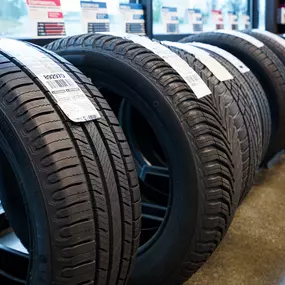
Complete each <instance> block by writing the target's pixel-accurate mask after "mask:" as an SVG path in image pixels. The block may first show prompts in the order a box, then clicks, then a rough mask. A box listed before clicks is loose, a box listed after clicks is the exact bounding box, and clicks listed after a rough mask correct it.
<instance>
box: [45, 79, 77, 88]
mask: <svg viewBox="0 0 285 285" xmlns="http://www.w3.org/2000/svg"><path fill="white" fill-rule="evenodd" d="M47 84H48V85H49V87H50V88H51V89H58V88H67V87H72V86H74V85H73V84H72V82H70V81H69V80H67V79H56V80H50V81H47Z"/></svg>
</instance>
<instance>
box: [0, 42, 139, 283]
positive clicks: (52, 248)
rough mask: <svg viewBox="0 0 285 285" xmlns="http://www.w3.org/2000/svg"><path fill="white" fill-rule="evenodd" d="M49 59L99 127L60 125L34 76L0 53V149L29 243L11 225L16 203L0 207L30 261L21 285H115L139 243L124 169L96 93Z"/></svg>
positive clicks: (121, 141) (121, 150) (121, 147)
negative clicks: (12, 176) (95, 114)
mask: <svg viewBox="0 0 285 285" xmlns="http://www.w3.org/2000/svg"><path fill="white" fill-rule="evenodd" d="M33 48H35V47H33ZM50 57H51V58H52V59H53V60H54V61H55V62H57V63H58V64H59V65H60V66H61V67H62V68H63V69H64V70H65V71H66V72H67V73H68V74H69V75H70V76H71V77H72V78H73V79H74V80H75V82H77V84H78V85H79V86H80V88H81V89H82V90H83V92H84V93H85V94H86V95H87V96H88V97H89V98H90V100H91V101H92V103H93V104H94V105H95V106H96V108H97V109H98V110H99V112H100V114H101V116H102V118H101V119H100V120H98V121H94V122H88V123H77V124H75V123H72V122H70V121H69V120H68V119H66V117H65V116H64V115H63V113H62V112H61V110H60V109H59V107H58V106H57V105H56V104H55V103H54V101H53V99H52V97H51V94H50V93H49V92H48V91H47V89H46V88H45V87H44V86H43V85H42V84H41V83H40V81H39V80H38V79H37V78H36V77H35V75H33V74H31V73H30V72H29V71H28V70H27V69H26V68H25V67H24V66H22V65H21V64H20V63H19V62H18V61H17V60H16V59H15V58H10V57H9V56H8V55H7V54H4V53H3V52H2V51H1V53H0V86H1V89H0V96H1V101H0V102H1V103H0V118H1V124H0V142H1V146H2V148H1V149H2V150H3V152H4V153H6V154H7V158H8V160H9V161H10V163H11V165H12V166H13V167H14V169H15V173H16V176H18V180H19V181H21V186H22V187H21V188H20V192H21V194H22V196H23V199H24V202H25V205H26V209H25V210H26V211H27V222H28V224H29V227H30V234H31V237H32V239H31V240H30V243H29V238H28V235H27V234H28V233H27V232H26V231H25V232H24V231H23V230H22V228H23V224H21V221H20V220H18V219H17V218H18V216H16V215H14V214H15V213H16V210H15V204H14V202H17V199H19V196H18V197H16V193H13V194H10V195H12V196H10V195H7V193H6V195H1V196H2V197H1V198H3V199H2V201H3V204H4V208H5V210H6V212H7V215H8V217H9V221H10V223H11V225H12V227H13V228H14V229H15V231H16V233H18V234H19V233H20V234H19V237H20V239H21V240H22V241H23V243H24V244H25V245H26V246H27V247H28V248H29V251H30V258H31V273H30V274H29V280H28V283H27V284H35V285H38V284H47V285H50V284H68V285H71V284H83V283H84V284H109V285H111V284H112V285H113V284H124V283H125V282H126V280H127V278H128V275H129V273H130V269H131V265H132V262H133V260H134V255H135V253H136V249H137V246H138V242H139V241H138V239H139V235H140V227H139V225H140V193H139V187H138V180H137V176H136V171H135V166H134V162H133V160H132V156H131V153H130V150H129V148H128V144H127V142H126V140H125V137H124V135H123V133H122V130H121V129H120V127H119V125H118V121H117V119H116V118H115V116H114V114H113V112H112V111H111V109H110V107H109V105H108V104H107V103H106V101H105V100H104V99H103V97H102V95H101V94H100V93H99V91H98V90H97V89H96V88H95V87H94V86H93V85H92V83H91V82H90V80H88V79H87V78H86V77H85V76H84V75H83V74H82V73H81V72H80V71H79V70H77V69H75V67H73V66H72V65H71V64H70V63H68V62H66V61H64V60H61V61H59V60H58V58H57V59H56V58H55V57H54V56H50ZM2 170H3V169H2ZM4 171H5V170H4ZM10 183H12V181H11V180H10ZM11 189H13V188H11ZM10 192H12V191H9V193H10ZM2 194H3V193H2ZM22 210H24V209H22Z"/></svg>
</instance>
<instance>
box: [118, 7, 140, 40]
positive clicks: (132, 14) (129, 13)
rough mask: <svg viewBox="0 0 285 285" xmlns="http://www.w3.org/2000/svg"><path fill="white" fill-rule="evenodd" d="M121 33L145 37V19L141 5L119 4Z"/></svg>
mask: <svg viewBox="0 0 285 285" xmlns="http://www.w3.org/2000/svg"><path fill="white" fill-rule="evenodd" d="M120 14H121V18H122V25H123V27H122V32H124V33H130V34H136V35H145V19H144V10H143V5H141V4H135V3H121V4H120Z"/></svg>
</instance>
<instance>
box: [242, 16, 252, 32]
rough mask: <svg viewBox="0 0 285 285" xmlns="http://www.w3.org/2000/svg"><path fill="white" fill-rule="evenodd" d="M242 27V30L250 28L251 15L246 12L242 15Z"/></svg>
mask: <svg viewBox="0 0 285 285" xmlns="http://www.w3.org/2000/svg"><path fill="white" fill-rule="evenodd" d="M241 22H242V23H241V29H242V30H248V29H250V16H248V15H246V14H242V15H241Z"/></svg>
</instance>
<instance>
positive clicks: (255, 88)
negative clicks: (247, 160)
mask: <svg viewBox="0 0 285 285" xmlns="http://www.w3.org/2000/svg"><path fill="white" fill-rule="evenodd" d="M194 45H195V46H196V45H198V46H199V48H202V49H204V50H206V51H207V52H209V53H210V54H211V56H212V57H213V58H215V59H216V60H217V61H219V62H220V63H221V64H222V65H223V66H224V67H226V68H227V69H228V70H229V71H230V73H231V74H232V75H233V76H234V77H235V78H236V79H237V81H239V82H240V83H241V88H242V89H243V90H244V92H245V93H248V94H249V97H250V98H251V99H252V100H253V101H254V104H255V106H256V107H257V110H258V116H259V120H260V122H261V130H262V131H261V135H262V161H263V159H264V157H265V155H266V153H267V150H268V146H269V142H270V135H271V115H270V108H269V104H268V100H267V98H266V95H265V92H264V90H263V88H262V86H261V84H260V83H259V81H258V80H257V78H256V77H255V75H254V74H253V73H252V72H251V71H250V70H249V69H248V68H247V67H246V66H244V67H241V69H240V70H239V69H238V68H237V67H236V65H235V64H238V63H237V62H236V63H234V62H235V60H236V58H235V59H233V58H232V57H234V56H233V55H230V57H231V58H228V57H227V55H225V53H227V52H226V51H225V50H223V49H220V48H218V47H215V46H211V45H208V44H202V46H201V45H200V44H199V43H195V44H194ZM246 69H247V70H246Z"/></svg>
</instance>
